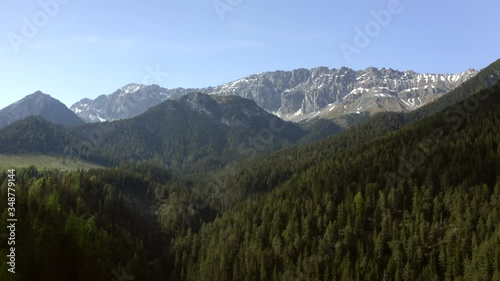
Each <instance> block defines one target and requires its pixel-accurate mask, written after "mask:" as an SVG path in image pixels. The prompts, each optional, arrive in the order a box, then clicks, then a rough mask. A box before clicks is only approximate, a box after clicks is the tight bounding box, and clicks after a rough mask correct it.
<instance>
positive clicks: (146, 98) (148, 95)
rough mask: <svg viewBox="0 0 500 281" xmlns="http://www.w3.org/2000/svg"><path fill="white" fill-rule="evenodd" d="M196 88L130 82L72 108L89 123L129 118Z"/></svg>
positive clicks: (78, 103)
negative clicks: (171, 87) (112, 91)
mask: <svg viewBox="0 0 500 281" xmlns="http://www.w3.org/2000/svg"><path fill="white" fill-rule="evenodd" d="M195 91H196V90H194V89H182V88H177V89H164V88H161V87H160V86H158V85H150V86H146V85H140V84H129V85H126V86H125V87H122V88H120V89H118V90H116V91H115V92H114V93H112V94H110V95H101V96H99V97H97V98H96V99H95V100H90V99H82V100H81V101H79V102H77V103H75V104H74V105H72V106H71V110H72V111H73V112H75V113H76V114H77V115H78V116H80V117H81V118H82V119H83V120H85V121H86V122H89V123H94V122H103V121H113V120H119V119H128V118H132V117H135V116H137V115H139V114H141V113H144V112H145V111H147V110H148V109H149V108H151V107H153V106H155V105H158V104H160V103H162V102H164V101H165V100H167V99H177V98H179V97H181V96H183V95H185V94H188V93H191V92H195Z"/></svg>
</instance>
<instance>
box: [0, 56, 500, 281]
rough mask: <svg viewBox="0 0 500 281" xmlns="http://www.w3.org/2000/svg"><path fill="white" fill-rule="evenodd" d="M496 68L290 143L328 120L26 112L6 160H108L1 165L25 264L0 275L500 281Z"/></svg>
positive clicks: (210, 101)
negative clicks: (61, 118) (89, 117)
mask: <svg viewBox="0 0 500 281" xmlns="http://www.w3.org/2000/svg"><path fill="white" fill-rule="evenodd" d="M499 77H500V60H499V61H497V62H495V63H493V64H492V65H490V66H488V67H486V68H485V69H483V70H482V71H481V72H479V73H478V74H476V75H475V76H474V77H472V78H471V79H469V80H467V81H466V82H465V83H463V84H461V85H460V86H458V87H457V88H455V89H454V90H452V91H450V92H449V93H448V94H445V95H444V96H442V97H441V98H439V99H437V100H436V101H434V102H432V103H428V104H426V105H424V106H421V107H419V108H417V109H415V110H412V111H411V112H382V113H379V114H375V115H374V116H372V117H371V118H369V119H368V120H366V121H364V122H361V123H358V124H356V125H353V126H351V127H350V128H348V129H345V130H342V132H340V133H337V134H335V135H334V136H332V137H329V138H325V139H323V140H321V141H318V142H314V143H309V144H306V145H296V146H288V145H287V144H288V143H298V142H300V140H301V139H303V137H304V136H303V135H304V133H305V134H306V137H307V136H308V135H310V134H311V133H312V132H307V130H306V131H304V130H305V129H304V128H305V127H306V125H307V126H310V125H311V124H321V123H324V122H329V121H328V120H325V119H321V120H318V121H317V122H310V123H307V124H296V123H293V122H287V121H283V120H281V119H278V117H277V116H273V115H272V114H271V113H269V112H268V111H266V110H264V109H262V108H260V107H258V106H257V103H256V102H254V101H251V100H248V99H244V98H241V97H238V96H217V95H207V94H203V93H190V94H187V95H184V96H182V97H180V98H178V99H176V100H167V101H165V102H162V103H160V104H159V105H157V106H153V107H152V108H150V109H149V110H147V111H146V112H145V113H143V114H140V115H138V116H136V117H133V118H130V119H126V120H118V121H115V122H99V123H92V124H84V125H80V126H76V127H71V126H62V125H56V124H53V123H50V122H48V121H46V120H45V119H43V118H42V117H39V116H38V117H29V118H26V119H23V120H20V121H17V122H15V123H14V124H12V125H10V126H8V127H7V128H3V129H0V153H4V152H5V151H7V152H9V153H13V154H14V153H23V152H24V153H26V154H28V155H32V154H36V153H46V154H56V155H63V156H64V155H65V154H66V155H73V153H76V156H82V157H83V158H86V159H88V160H92V161H98V162H100V163H102V164H106V162H108V164H109V166H112V167H108V168H104V167H103V168H102V169H88V170H85V169H79V170H77V171H76V170H75V171H71V170H65V171H61V170H59V169H57V170H56V169H50V170H41V167H40V169H37V167H34V166H31V167H29V168H24V169H16V172H15V175H11V172H9V173H7V172H3V173H0V186H2V188H3V192H0V201H2V202H9V204H10V205H12V204H13V202H10V200H9V199H8V198H12V196H11V195H9V193H10V192H8V191H11V190H7V189H8V186H9V185H12V183H11V182H12V178H13V177H15V178H16V188H15V198H16V200H15V206H16V208H18V209H19V210H20V211H22V215H23V219H22V220H19V221H18V222H16V229H18V230H22V231H19V232H18V233H19V234H22V235H18V236H17V237H16V249H15V250H16V251H15V254H16V256H17V257H23V258H22V259H19V260H18V261H19V263H18V268H20V269H22V274H18V275H16V276H18V277H16V278H17V279H16V278H12V276H14V275H12V274H9V273H5V274H4V275H1V274H2V272H0V276H2V278H1V280H4V279H5V280H23V281H24V280H29V281H36V280H40V281H42V280H43V281H45V280H89V279H93V280H110V279H112V278H118V277H119V276H120V275H119V274H120V273H121V274H122V275H121V276H126V277H128V278H125V277H123V278H122V279H128V280H132V279H134V280H145V281H156V280H180V281H194V280H218V281H226V280H227V281H230V280H233V281H234V280H238V281H239V280H256V281H269V280H271V281H280V280H295V281H299V280H318V281H320V280H488V281H489V280H495V281H496V280H500V252H499V251H498V249H500V240H499V239H498V237H500V204H499V202H500V131H499V130H498V124H500V83H499ZM354 115H357V114H354ZM241 144H243V147H240V145H241ZM246 144H250V146H246ZM279 148H283V149H281V150H279V151H275V152H272V153H260V154H259V155H256V154H257V153H248V152H249V151H251V149H253V150H254V151H255V152H258V151H263V152H267V151H271V150H274V149H279ZM30 153H31V154H30ZM254 155H255V156H256V157H252V156H254ZM233 160H235V161H233ZM240 160H241V161H240ZM176 163H177V164H176ZM9 183H10V184H9ZM11 189H14V188H11ZM2 206H5V207H3V208H2V207H0V213H2V214H3V215H2V216H3V217H8V215H9V212H10V209H11V208H10V206H9V205H8V204H4V205H2ZM8 224H10V222H7V220H6V219H1V220H0V228H6V227H8ZM51 237H60V239H49V238H51ZM33 249H36V251H34V250H33ZM10 252H12V250H11V249H8V248H7V246H1V245H0V264H3V267H2V268H3V272H6V271H5V268H6V264H8V262H9V261H8V258H9V256H8V253H10ZM25 265H26V266H25ZM28 265H29V266H28Z"/></svg>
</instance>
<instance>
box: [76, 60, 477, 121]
mask: <svg viewBox="0 0 500 281" xmlns="http://www.w3.org/2000/svg"><path fill="white" fill-rule="evenodd" d="M476 74H477V71H476V70H473V69H469V70H467V71H465V72H463V73H459V74H453V75H446V74H419V73H415V72H413V71H404V72H402V71H397V70H393V69H387V68H381V69H379V68H367V69H366V70H364V71H355V70H352V69H349V68H345V67H343V68H340V69H329V68H327V67H318V68H313V69H296V70H293V71H275V72H264V73H261V74H255V75H250V76H247V77H244V78H242V79H239V80H236V81H233V82H229V83H226V84H223V85H220V86H217V87H207V88H202V89H184V88H176V89H165V88H161V87H159V86H157V85H149V86H147V85H139V84H129V85H127V86H125V87H123V88H121V89H118V90H117V91H116V92H114V93H112V94H110V95H107V96H106V95H101V96H99V97H98V98H97V99H95V100H91V99H83V100H81V101H79V102H77V103H75V104H74V105H72V106H71V110H72V111H74V112H75V113H76V114H77V115H78V116H80V118H82V119H83V120H85V121H87V122H101V121H112V120H117V119H126V118H131V117H134V116H137V115H138V114H140V113H142V112H144V111H145V110H146V109H148V108H149V107H151V106H153V105H156V104H158V103H160V102H162V101H164V100H167V99H176V98H178V97H180V96H182V95H185V94H187V93H190V92H201V93H206V94H210V95H222V96H228V95H237V96H241V97H244V98H248V99H251V100H254V101H255V102H256V103H257V105H259V106H260V107H262V108H264V109H265V110H267V111H268V112H271V113H273V114H276V115H277V116H279V117H280V118H282V119H284V120H290V121H296V122H300V121H306V120H311V119H314V118H316V117H322V118H333V117H338V116H342V115H346V114H361V113H370V114H371V113H376V112H381V111H394V112H408V111H412V110H414V109H417V108H419V107H421V106H422V105H425V104H427V103H429V102H432V101H434V100H435V99H437V98H439V97H441V96H442V95H443V94H445V93H447V92H449V91H450V90H452V89H454V88H456V87H457V86H458V85H460V84H462V83H463V82H465V81H467V80H468V79H470V78H471V77H473V76H474V75H476Z"/></svg>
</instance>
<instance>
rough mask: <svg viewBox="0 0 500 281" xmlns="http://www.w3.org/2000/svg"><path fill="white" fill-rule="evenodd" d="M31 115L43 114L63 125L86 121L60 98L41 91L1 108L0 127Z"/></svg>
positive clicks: (49, 119) (79, 123) (53, 121)
mask: <svg viewBox="0 0 500 281" xmlns="http://www.w3.org/2000/svg"><path fill="white" fill-rule="evenodd" d="M29 116H42V117H43V118H45V119H47V120H48V121H50V122H52V123H55V124H61V125H68V126H72V125H81V124H83V123H84V122H83V121H82V120H81V119H80V118H79V117H78V116H77V115H76V114H75V113H73V112H72V111H71V110H69V109H68V108H67V107H66V106H65V105H64V104H63V103H61V102H60V101H59V100H57V99H54V98H52V97H51V96H49V95H46V94H44V93H42V92H40V91H37V92H35V93H33V94H31V95H28V96H26V97H25V98H23V99H22V100H20V101H18V102H16V103H14V104H11V105H9V106H7V107H6V108H4V109H2V110H0V128H3V127H6V126H8V125H10V124H12V123H14V122H16V121H18V120H21V119H24V118H26V117H29Z"/></svg>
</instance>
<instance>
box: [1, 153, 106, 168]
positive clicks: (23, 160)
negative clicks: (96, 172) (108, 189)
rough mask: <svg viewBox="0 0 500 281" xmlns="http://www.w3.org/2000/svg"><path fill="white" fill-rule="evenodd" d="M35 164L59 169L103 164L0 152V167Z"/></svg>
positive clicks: (93, 166) (21, 166)
mask: <svg viewBox="0 0 500 281" xmlns="http://www.w3.org/2000/svg"><path fill="white" fill-rule="evenodd" d="M31 165H34V166H35V167H37V168H38V169H42V170H43V169H59V170H78V169H84V170H87V169H90V168H102V166H100V165H97V164H93V163H90V162H86V161H82V160H76V159H67V158H66V159H65V158H63V157H58V156H51V155H33V154H29V155H28V154H25V155H5V154H0V169H2V170H5V169H11V168H23V167H29V166H31Z"/></svg>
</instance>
